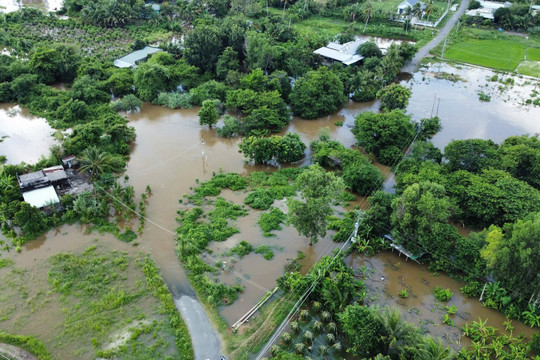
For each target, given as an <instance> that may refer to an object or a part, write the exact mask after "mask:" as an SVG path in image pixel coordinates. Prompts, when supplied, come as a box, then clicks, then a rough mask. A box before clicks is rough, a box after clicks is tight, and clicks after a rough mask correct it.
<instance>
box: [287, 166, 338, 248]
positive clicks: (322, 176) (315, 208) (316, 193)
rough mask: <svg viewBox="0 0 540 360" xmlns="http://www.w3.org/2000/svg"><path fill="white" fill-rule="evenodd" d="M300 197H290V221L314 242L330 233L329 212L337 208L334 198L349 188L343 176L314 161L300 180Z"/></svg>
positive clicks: (300, 232) (297, 183)
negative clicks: (332, 204) (314, 163)
mask: <svg viewBox="0 0 540 360" xmlns="http://www.w3.org/2000/svg"><path fill="white" fill-rule="evenodd" d="M296 187H297V188H298V189H299V192H300V200H298V199H293V198H291V199H289V201H288V205H289V216H290V221H291V223H292V224H293V225H294V227H295V228H296V230H297V231H298V233H299V234H300V235H304V236H306V237H307V238H308V239H309V244H310V245H313V244H314V243H316V242H317V240H318V238H319V237H323V236H325V235H326V230H327V219H326V217H327V216H328V215H331V214H332V212H333V210H332V207H331V202H332V201H333V200H334V199H336V198H337V197H338V196H339V195H340V194H341V193H342V192H343V190H344V189H345V185H344V184H343V180H341V178H338V177H336V176H335V175H334V174H333V173H327V172H326V171H325V170H324V169H323V168H322V167H320V166H319V165H311V166H310V167H309V169H308V170H307V171H304V172H303V173H302V174H300V175H299V176H298V178H297V180H296Z"/></svg>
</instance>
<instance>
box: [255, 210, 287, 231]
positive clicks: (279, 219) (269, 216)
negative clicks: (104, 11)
mask: <svg viewBox="0 0 540 360" xmlns="http://www.w3.org/2000/svg"><path fill="white" fill-rule="evenodd" d="M286 218H287V216H286V215H285V214H284V213H283V211H281V210H279V209H278V208H272V210H270V212H268V213H262V214H261V216H260V217H259V221H258V222H257V223H258V224H259V226H260V227H261V230H262V231H263V235H264V236H265V237H271V236H275V235H274V234H272V231H273V230H281V229H282V227H281V224H283V222H285V219H286Z"/></svg>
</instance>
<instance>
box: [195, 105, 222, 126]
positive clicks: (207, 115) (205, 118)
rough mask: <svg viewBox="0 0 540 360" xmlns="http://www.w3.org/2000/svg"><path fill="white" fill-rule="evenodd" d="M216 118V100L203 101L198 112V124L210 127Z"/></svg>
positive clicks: (217, 116)
mask: <svg viewBox="0 0 540 360" xmlns="http://www.w3.org/2000/svg"><path fill="white" fill-rule="evenodd" d="M218 102H219V100H218ZM218 118H219V113H218V111H217V109H216V100H204V101H203V103H202V107H201V110H199V123H200V124H201V125H208V126H209V127H212V126H213V125H214V124H215V123H216V122H217V119H218Z"/></svg>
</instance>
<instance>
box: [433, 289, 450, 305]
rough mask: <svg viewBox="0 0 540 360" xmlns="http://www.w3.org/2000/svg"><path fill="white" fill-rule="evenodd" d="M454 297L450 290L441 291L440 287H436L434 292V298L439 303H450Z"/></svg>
mask: <svg viewBox="0 0 540 360" xmlns="http://www.w3.org/2000/svg"><path fill="white" fill-rule="evenodd" d="M452 295H454V294H453V293H452V292H451V291H450V289H441V288H440V287H439V286H435V289H434V290H433V296H435V299H437V300H439V301H444V302H446V301H448V300H450V298H451V297H452Z"/></svg>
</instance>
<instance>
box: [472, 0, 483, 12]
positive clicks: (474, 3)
mask: <svg viewBox="0 0 540 360" xmlns="http://www.w3.org/2000/svg"><path fill="white" fill-rule="evenodd" d="M481 7H482V4H480V1H478V0H472V1H471V3H470V4H469V10H474V9H480V8H481Z"/></svg>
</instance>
